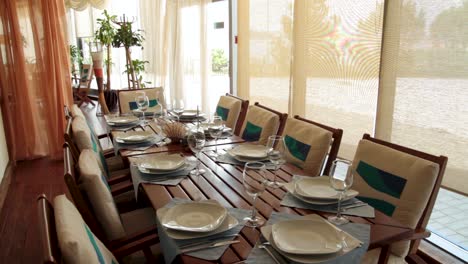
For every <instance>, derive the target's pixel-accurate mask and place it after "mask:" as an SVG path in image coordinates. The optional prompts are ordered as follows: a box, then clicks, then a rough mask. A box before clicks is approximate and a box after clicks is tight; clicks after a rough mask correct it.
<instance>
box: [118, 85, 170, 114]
mask: <svg viewBox="0 0 468 264" xmlns="http://www.w3.org/2000/svg"><path fill="white" fill-rule="evenodd" d="M142 91H144V92H145V94H146V96H148V99H149V100H154V99H156V100H157V102H158V104H160V105H162V106H163V108H166V105H165V100H164V89H163V88H162V87H156V88H148V89H140V90H125V91H124V90H121V91H120V92H119V104H120V113H122V114H125V113H131V112H132V110H131V109H130V105H129V103H130V102H135V97H136V95H137V93H138V92H142ZM146 111H148V112H151V111H152V107H149V108H148V109H147V110H146Z"/></svg>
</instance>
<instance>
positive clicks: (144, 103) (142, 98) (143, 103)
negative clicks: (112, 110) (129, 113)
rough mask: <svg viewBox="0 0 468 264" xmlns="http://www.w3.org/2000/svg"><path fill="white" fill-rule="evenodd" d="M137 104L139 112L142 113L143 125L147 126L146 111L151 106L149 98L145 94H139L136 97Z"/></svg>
mask: <svg viewBox="0 0 468 264" xmlns="http://www.w3.org/2000/svg"><path fill="white" fill-rule="evenodd" d="M135 102H136V103H137V106H138V110H140V111H141V112H142V118H143V124H146V119H145V111H146V110H147V109H148V106H149V99H148V96H146V94H145V93H144V92H139V93H138V94H137V96H136V97H135Z"/></svg>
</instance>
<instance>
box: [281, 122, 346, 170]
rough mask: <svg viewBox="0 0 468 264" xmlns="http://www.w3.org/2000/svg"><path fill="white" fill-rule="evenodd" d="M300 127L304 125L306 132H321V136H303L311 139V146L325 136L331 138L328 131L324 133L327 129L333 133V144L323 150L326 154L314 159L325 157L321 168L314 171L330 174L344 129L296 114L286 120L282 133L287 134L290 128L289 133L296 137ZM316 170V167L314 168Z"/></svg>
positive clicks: (331, 140) (331, 141)
mask: <svg viewBox="0 0 468 264" xmlns="http://www.w3.org/2000/svg"><path fill="white" fill-rule="evenodd" d="M294 120H297V121H300V122H303V123H305V124H304V126H303V125H300V123H298V122H297V121H296V122H295V121H294ZM309 124H311V125H313V126H310V125H309ZM307 126H310V127H307ZM298 127H299V128H300V127H303V130H302V132H301V133H304V132H306V133H314V132H315V133H317V134H319V133H320V134H321V135H320V138H317V137H315V138H314V137H312V136H315V135H310V137H309V136H304V135H302V137H303V138H307V139H308V140H311V141H309V143H310V146H313V145H316V144H317V143H319V142H316V141H317V140H320V141H322V140H324V139H325V138H326V139H329V138H328V133H324V132H325V131H329V132H330V133H331V139H330V140H329V141H330V143H331V144H330V146H329V148H327V149H326V151H325V152H323V154H324V155H325V156H323V157H314V160H320V159H321V158H323V159H324V161H325V162H323V163H322V164H320V165H321V167H320V170H319V171H317V172H314V173H320V172H322V173H321V174H322V175H329V172H330V168H331V165H332V162H333V161H334V160H335V159H336V157H337V155H338V151H339V149H340V144H341V138H342V137H343V130H342V129H339V128H333V127H329V126H327V125H324V124H321V123H318V122H315V121H312V120H308V119H305V118H302V117H300V116H298V115H296V116H294V119H292V120H289V119H288V120H287V121H286V125H285V129H284V130H283V133H282V135H283V136H286V131H287V130H290V131H289V132H288V134H291V135H290V136H293V137H294V135H295V133H296V132H298V129H297V128H298ZM317 127H318V128H317ZM322 129H323V130H324V131H323V130H322ZM305 141H306V142H307V140H305ZM324 150H325V149H324ZM317 154H318V153H317ZM304 162H307V161H304ZM301 163H302V162H301ZM314 171H316V169H314ZM318 175H319V174H317V176H318Z"/></svg>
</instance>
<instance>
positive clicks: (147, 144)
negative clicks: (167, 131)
mask: <svg viewBox="0 0 468 264" xmlns="http://www.w3.org/2000/svg"><path fill="white" fill-rule="evenodd" d="M162 139H163V137H162V136H160V135H156V134H154V135H153V138H152V139H151V140H148V141H145V142H141V143H131V144H130V143H125V144H124V143H119V142H117V141H116V140H115V139H114V142H113V144H114V152H115V155H118V153H119V150H121V149H129V150H142V149H141V148H147V147H151V146H153V145H157V144H158V143H159V142H160V141H161V140H162Z"/></svg>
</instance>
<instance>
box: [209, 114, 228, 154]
mask: <svg viewBox="0 0 468 264" xmlns="http://www.w3.org/2000/svg"><path fill="white" fill-rule="evenodd" d="M223 131H224V121H223V119H222V118H221V117H220V116H214V117H213V119H211V122H210V123H209V126H208V132H209V133H210V136H211V137H212V138H214V140H215V151H214V153H212V154H211V155H210V156H212V157H214V158H217V157H218V138H219V137H221V135H222V134H223Z"/></svg>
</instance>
